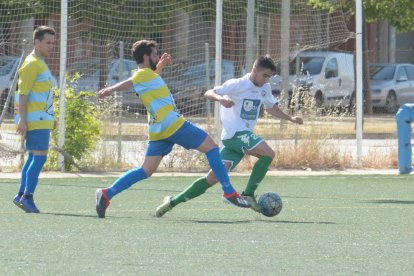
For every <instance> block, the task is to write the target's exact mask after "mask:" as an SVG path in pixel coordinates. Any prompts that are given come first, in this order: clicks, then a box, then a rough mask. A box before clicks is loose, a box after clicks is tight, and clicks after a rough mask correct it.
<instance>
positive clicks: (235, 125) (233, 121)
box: [214, 74, 278, 140]
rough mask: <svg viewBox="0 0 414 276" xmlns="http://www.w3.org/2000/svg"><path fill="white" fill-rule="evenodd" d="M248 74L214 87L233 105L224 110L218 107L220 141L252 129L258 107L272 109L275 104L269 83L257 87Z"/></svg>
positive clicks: (257, 115) (257, 113) (275, 100)
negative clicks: (220, 130) (220, 131)
mask: <svg viewBox="0 0 414 276" xmlns="http://www.w3.org/2000/svg"><path fill="white" fill-rule="evenodd" d="M249 76H250V74H246V75H245V76H244V77H242V78H238V79H231V80H228V81H226V82H225V83H223V85H221V86H216V87H214V90H215V91H216V93H217V94H219V95H222V96H224V95H227V96H228V97H229V98H230V99H231V100H232V101H233V102H234V103H235V105H234V106H232V107H230V108H226V107H224V106H220V117H221V122H222V123H223V131H222V133H221V139H222V140H224V139H230V138H232V137H233V136H234V134H235V133H236V132H237V131H244V130H249V131H252V132H253V129H254V127H255V125H256V123H257V118H258V117H259V112H260V106H261V105H262V104H263V105H264V108H266V109H267V108H272V107H273V106H274V105H275V104H277V102H278V101H277V99H276V98H275V97H273V95H272V89H271V87H270V84H269V83H266V84H265V85H263V86H262V87H257V86H255V85H254V84H253V82H252V81H251V80H250V79H249Z"/></svg>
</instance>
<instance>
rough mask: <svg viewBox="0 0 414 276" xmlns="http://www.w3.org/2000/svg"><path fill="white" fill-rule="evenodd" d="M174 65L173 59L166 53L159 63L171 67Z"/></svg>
mask: <svg viewBox="0 0 414 276" xmlns="http://www.w3.org/2000/svg"><path fill="white" fill-rule="evenodd" d="M172 63H173V58H172V56H171V55H170V54H168V53H164V54H162V56H161V58H160V60H159V61H158V64H160V65H162V66H164V65H167V64H168V65H171V64H172Z"/></svg>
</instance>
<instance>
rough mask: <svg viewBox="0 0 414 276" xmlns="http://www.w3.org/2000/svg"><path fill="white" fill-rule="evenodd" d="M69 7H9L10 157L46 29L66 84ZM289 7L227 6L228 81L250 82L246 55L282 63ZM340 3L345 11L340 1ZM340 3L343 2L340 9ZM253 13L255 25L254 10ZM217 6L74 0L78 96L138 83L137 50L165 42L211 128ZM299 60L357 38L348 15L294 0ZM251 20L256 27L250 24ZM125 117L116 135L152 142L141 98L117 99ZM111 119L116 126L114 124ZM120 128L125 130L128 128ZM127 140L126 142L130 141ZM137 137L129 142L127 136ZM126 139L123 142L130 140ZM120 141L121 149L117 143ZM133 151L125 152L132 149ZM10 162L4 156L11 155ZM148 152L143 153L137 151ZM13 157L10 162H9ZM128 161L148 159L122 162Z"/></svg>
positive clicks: (1, 124) (3, 123)
mask: <svg viewBox="0 0 414 276" xmlns="http://www.w3.org/2000/svg"><path fill="white" fill-rule="evenodd" d="M60 2H61V1H46V0H42V1H38V0H24V1H23V0H14V1H11V0H7V1H2V2H1V3H0V15H1V16H0V73H1V76H0V79H1V83H0V85H1V87H0V112H1V114H2V117H1V119H0V136H1V137H0V144H1V145H2V148H1V150H2V152H5V151H6V150H5V149H10V150H8V152H12V153H16V152H19V151H20V150H21V146H20V145H21V141H20V138H18V137H17V136H16V135H15V134H14V132H15V126H14V125H13V100H14V92H15V91H14V89H13V85H12V83H13V79H14V78H15V76H16V74H15V72H16V70H17V68H16V66H15V65H16V63H17V62H18V61H19V59H20V57H21V56H22V55H24V53H25V54H27V53H30V51H31V49H32V48H33V39H32V33H33V30H34V28H35V27H36V26H38V25H49V26H52V27H54V28H55V29H56V31H57V36H56V45H55V50H54V52H53V54H52V56H51V57H49V58H48V59H47V63H48V65H49V67H50V69H51V71H52V74H53V75H54V76H55V78H56V80H59V74H60V72H59V65H60V60H59V55H60V45H59V44H60V34H61V33H62V31H63V30H60V23H61V20H65V18H62V15H61V11H60V10H61V3H60ZM281 2H282V1H274V0H256V1H253V3H254V6H253V10H251V9H250V8H249V7H248V1H246V0H224V1H223V10H222V18H223V23H222V26H221V28H222V37H221V39H222V49H221V52H222V64H221V72H220V74H221V81H222V82H224V81H226V80H228V79H230V78H233V77H240V76H242V75H243V74H244V73H246V72H249V71H250V69H251V68H250V66H251V65H250V64H247V65H246V63H247V59H246V55H251V56H252V57H253V58H256V57H257V56H259V55H264V54H270V55H271V56H272V57H273V58H274V59H275V60H277V61H279V60H280V59H281V56H280V55H281V35H280V34H281V16H282V13H283V10H282V7H281ZM326 2H331V3H330V4H331V6H336V7H338V6H339V4H340V0H331V1H326ZM339 7H340V6H339ZM249 13H250V14H253V17H250V18H253V21H249V20H251V19H249V16H248V14H249ZM216 15H217V13H216V1H210V0H197V1H189V0H168V1H161V0H152V1H143V0H99V1H97V0H88V1H85V0H71V1H68V17H67V22H68V24H67V25H68V29H67V30H66V31H67V34H68V35H67V36H68V42H67V45H66V46H67V60H66V63H67V66H66V73H67V74H70V75H72V74H74V73H75V72H79V73H80V77H79V79H78V80H77V81H76V82H75V83H73V84H71V85H73V86H74V89H75V91H93V92H96V91H98V90H99V89H100V88H102V87H104V86H105V85H112V84H114V83H116V82H118V81H120V80H123V79H126V78H128V77H129V76H130V75H131V74H132V73H133V72H134V70H136V67H137V66H136V64H135V61H133V60H132V57H131V53H130V49H131V46H132V44H133V43H134V42H135V41H137V40H140V39H152V40H155V41H157V42H158V45H159V51H160V53H161V54H162V53H163V52H168V53H170V54H171V55H172V56H173V58H174V63H173V64H172V65H171V66H168V67H166V68H165V69H164V70H163V72H162V77H163V78H164V80H165V82H166V83H167V85H168V86H169V88H170V91H171V92H172V94H173V96H174V98H175V101H176V104H177V106H178V108H179V110H180V112H181V113H182V114H183V115H184V116H185V117H192V120H193V121H195V122H196V123H199V124H200V125H202V126H203V127H205V128H208V127H209V122H210V120H209V118H210V117H211V116H212V115H211V114H212V112H213V111H214V110H213V107H212V105H211V103H209V102H208V101H206V99H205V98H204V97H203V96H202V95H203V93H204V91H206V90H207V89H208V88H212V87H213V85H214V79H215V74H216V73H215V62H216V61H215V54H216V44H215V41H216V37H215V34H216ZM289 17H290V27H289V33H290V41H289V43H288V44H289V48H290V52H291V53H292V54H291V57H292V56H293V54H294V53H295V52H297V51H299V50H304V49H310V48H329V47H332V46H334V45H339V44H341V43H344V42H345V41H346V40H347V39H348V38H350V37H351V33H350V32H349V30H348V28H347V25H346V23H347V22H346V16H345V15H344V14H343V13H342V11H341V9H337V10H336V11H335V12H328V11H326V10H321V9H316V8H313V7H312V6H311V5H309V4H308V1H306V0H291V2H290V15H289ZM248 22H252V23H249V24H250V25H248ZM116 102H117V105H116V106H117V108H116V113H114V114H116V115H114V116H109V118H113V124H112V126H111V127H109V130H107V131H106V133H107V134H108V133H110V134H114V135H112V136H111V135H109V136H111V137H113V136H117V135H116V134H119V132H118V131H121V132H122V133H121V135H118V137H121V138H120V139H121V140H122V143H124V141H125V140H128V139H129V138H131V139H129V140H135V138H134V137H139V138H140V139H142V138H143V137H144V139H145V134H143V133H141V132H139V133H137V132H138V131H139V130H141V129H142V127H138V126H137V125H138V124H145V121H146V111H145V109H144V108H143V106H142V104H141V103H140V101H139V99H138V97H136V96H135V95H134V94H133V93H131V92H125V93H120V94H119V97H117V98H116ZM106 123H107V122H106ZM117 124H122V126H121V127H118V126H117ZM125 137H126V138H125ZM127 138H128V139H127ZM122 143H121V144H122ZM115 144H116V143H115ZM118 144H119V143H118ZM122 145H123V149H122V151H119V149H118V152H121V153H120V154H122V155H125V154H124V152H125V151H128V150H126V149H127V147H126V146H125V145H124V144H122ZM2 156H4V154H2ZM136 156H141V154H136ZM1 158H3V157H1ZM121 159H122V161H123V162H126V163H128V164H134V165H136V164H138V163H139V162H140V161H141V160H138V158H137V157H131V156H130V155H128V154H127V155H126V156H122V158H121Z"/></svg>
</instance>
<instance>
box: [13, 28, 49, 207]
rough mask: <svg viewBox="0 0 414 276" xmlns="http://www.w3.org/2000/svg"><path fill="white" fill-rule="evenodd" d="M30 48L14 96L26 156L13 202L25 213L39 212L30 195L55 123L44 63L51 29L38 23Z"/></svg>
mask: <svg viewBox="0 0 414 276" xmlns="http://www.w3.org/2000/svg"><path fill="white" fill-rule="evenodd" d="M33 43H34V49H33V51H32V52H31V53H30V54H29V55H28V56H27V57H26V59H25V60H24V62H23V64H22V65H21V66H20V68H19V90H18V91H17V93H16V98H15V113H16V118H15V121H16V124H17V133H18V134H20V135H22V136H23V137H25V138H26V150H27V151H28V153H29V154H28V158H27V160H26V162H25V163H24V166H23V168H22V172H21V180H20V186H19V191H18V193H17V195H16V196H15V197H14V198H13V203H14V204H16V205H17V206H18V207H20V208H22V209H23V210H24V211H26V212H27V213H39V209H38V208H37V207H36V205H35V203H34V200H33V194H34V192H35V189H36V186H37V182H38V179H39V174H40V172H41V171H42V168H43V165H44V164H45V162H46V159H47V153H48V149H49V139H50V131H51V130H52V129H53V128H54V127H55V126H56V121H55V117H54V112H53V91H52V83H53V82H52V79H53V77H52V74H51V73H50V70H49V67H48V66H47V64H46V63H45V58H46V57H48V56H49V55H50V54H51V52H52V49H53V46H54V45H55V30H54V29H53V28H51V27H48V26H39V27H37V28H36V29H35V31H34V33H33Z"/></svg>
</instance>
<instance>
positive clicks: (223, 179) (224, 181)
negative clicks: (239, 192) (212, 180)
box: [206, 148, 235, 194]
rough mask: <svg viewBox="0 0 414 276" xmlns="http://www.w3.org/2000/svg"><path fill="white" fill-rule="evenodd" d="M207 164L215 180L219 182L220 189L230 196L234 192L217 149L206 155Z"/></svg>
mask: <svg viewBox="0 0 414 276" xmlns="http://www.w3.org/2000/svg"><path fill="white" fill-rule="evenodd" d="M206 156H207V160H208V163H209V164H210V167H211V169H212V170H213V172H214V174H215V175H216V176H217V179H218V180H219V181H220V184H221V188H222V189H223V192H224V193H225V194H232V193H234V192H235V190H234V188H233V185H231V182H230V178H229V175H228V173H227V171H226V167H225V166H224V164H223V161H222V160H221V158H220V151H219V148H214V149H212V150H210V151H209V152H207V153H206Z"/></svg>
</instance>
